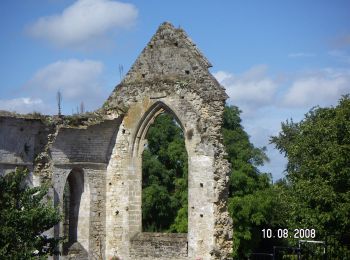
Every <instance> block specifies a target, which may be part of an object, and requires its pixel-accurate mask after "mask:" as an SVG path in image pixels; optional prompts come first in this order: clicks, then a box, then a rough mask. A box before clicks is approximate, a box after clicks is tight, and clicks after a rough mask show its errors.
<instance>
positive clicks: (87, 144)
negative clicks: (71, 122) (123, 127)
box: [51, 120, 119, 164]
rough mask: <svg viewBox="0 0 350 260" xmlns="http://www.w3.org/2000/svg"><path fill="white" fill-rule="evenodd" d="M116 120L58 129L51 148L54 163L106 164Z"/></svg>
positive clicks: (114, 132)
mask: <svg viewBox="0 0 350 260" xmlns="http://www.w3.org/2000/svg"><path fill="white" fill-rule="evenodd" d="M118 125H119V124H118V122H117V120H110V121H104V122H102V123H99V124H96V125H92V126H88V127H87V128H63V127H62V128H60V130H59V132H58V134H57V137H56V139H55V142H54V144H53V145H52V148H51V155H52V160H53V162H54V163H58V164H65V163H69V162H89V163H107V161H108V159H109V156H110V152H111V150H110V149H111V147H112V146H113V140H114V139H115V134H116V132H117V130H118Z"/></svg>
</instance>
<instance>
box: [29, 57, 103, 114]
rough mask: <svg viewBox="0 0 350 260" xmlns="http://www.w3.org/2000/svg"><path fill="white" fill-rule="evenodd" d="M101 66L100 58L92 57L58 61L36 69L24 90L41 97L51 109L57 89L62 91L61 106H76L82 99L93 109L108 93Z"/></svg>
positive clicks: (89, 108) (54, 104)
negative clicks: (96, 59) (98, 59)
mask: <svg viewBox="0 0 350 260" xmlns="http://www.w3.org/2000/svg"><path fill="white" fill-rule="evenodd" d="M103 68H104V66H103V64H102V63H101V62H99V61H93V60H82V61H80V60H76V59H70V60H63V61H57V62H54V63H52V64H49V65H47V66H46V67H44V68H41V69H39V70H38V71H37V72H36V73H35V74H34V76H33V77H32V79H30V80H29V81H28V83H27V84H26V85H25V86H24V88H23V91H24V92H28V93H29V94H30V96H34V97H38V98H40V99H42V100H43V101H44V102H45V103H46V104H48V105H49V106H50V107H51V111H50V113H52V112H55V109H56V94H57V91H60V92H61V93H62V97H63V104H64V103H65V104H66V106H64V108H67V106H69V109H71V108H72V106H73V107H74V108H75V107H76V106H77V105H79V104H80V102H82V101H83V102H84V103H85V106H86V108H87V109H88V110H92V109H96V108H97V107H98V106H100V105H101V104H102V102H103V100H104V99H105V98H106V96H107V93H106V89H105V88H103V85H104V82H103V78H102V73H103ZM67 103H69V104H67ZM66 113H71V111H70V110H68V111H67V110H66Z"/></svg>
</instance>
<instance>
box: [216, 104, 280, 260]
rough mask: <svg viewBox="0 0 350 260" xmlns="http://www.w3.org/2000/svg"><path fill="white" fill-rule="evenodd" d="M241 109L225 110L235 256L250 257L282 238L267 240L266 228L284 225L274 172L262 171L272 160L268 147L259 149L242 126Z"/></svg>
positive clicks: (230, 107) (231, 107)
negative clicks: (266, 149) (264, 165)
mask: <svg viewBox="0 0 350 260" xmlns="http://www.w3.org/2000/svg"><path fill="white" fill-rule="evenodd" d="M240 112H241V111H240V110H239V109H238V108H237V107H235V106H229V107H226V108H225V111H224V123H223V129H222V133H223V138H224V145H225V148H226V152H227V153H228V156H227V159H228V160H229V161H230V163H231V166H232V171H231V176H230V187H229V211H230V214H231V216H232V219H233V226H234V233H233V239H234V248H233V249H234V250H233V251H234V257H235V258H237V259H244V258H246V257H247V256H248V255H249V253H251V252H254V251H255V252H264V249H265V250H267V251H269V250H270V249H271V247H272V244H273V243H275V244H277V243H278V241H273V240H263V239H262V231H261V230H262V229H263V228H276V227H278V226H283V221H284V220H283V216H282V214H281V212H283V210H282V207H283V203H282V198H281V196H280V195H279V194H280V193H279V189H280V188H279V187H277V186H276V187H274V186H273V185H272V184H271V175H270V174H267V173H262V172H260V171H259V169H258V166H262V165H263V164H264V162H266V161H268V158H267V156H266V154H265V148H256V147H254V145H253V144H252V143H251V142H250V141H249V136H248V134H247V133H246V132H245V131H244V129H243V127H242V125H241V119H240Z"/></svg>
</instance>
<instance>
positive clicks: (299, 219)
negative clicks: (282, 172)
mask: <svg viewBox="0 0 350 260" xmlns="http://www.w3.org/2000/svg"><path fill="white" fill-rule="evenodd" d="M271 142H272V143H274V144H275V146H276V148H277V149H279V150H280V152H281V153H284V155H285V156H286V157H287V158H288V165H287V169H286V177H287V181H288V197H289V199H290V217H289V218H288V222H289V225H290V227H291V228H292V227H299V228H300V227H304V228H314V229H315V230H316V231H317V235H318V237H319V238H323V237H325V236H326V235H327V234H344V233H347V232H349V230H350V218H349V216H350V215H349V212H350V156H349V155H350V98H349V96H343V97H342V98H341V99H340V100H339V103H338V105H337V106H336V107H329V108H320V107H316V108H313V109H311V110H310V111H309V112H308V113H307V114H306V115H305V118H304V119H303V120H302V121H301V122H299V123H295V122H293V121H292V120H291V121H287V122H285V123H282V131H281V132H280V134H279V135H278V136H275V137H272V139H271ZM340 242H341V241H340Z"/></svg>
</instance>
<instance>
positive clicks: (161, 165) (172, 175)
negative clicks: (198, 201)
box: [142, 113, 188, 232]
mask: <svg viewBox="0 0 350 260" xmlns="http://www.w3.org/2000/svg"><path fill="white" fill-rule="evenodd" d="M146 139H147V141H148V142H147V143H148V144H147V146H146V147H145V150H144V152H143V155H142V162H143V163H142V227H143V230H144V231H153V232H154V231H161V232H187V205H188V204H187V194H188V191H187V168H188V166H187V164H188V162H187V160H188V159H187V152H186V147H185V140H184V136H183V132H182V129H181V127H180V126H179V125H178V124H177V122H176V121H175V119H174V117H173V116H171V115H170V114H166V113H164V114H161V115H159V116H158V117H157V118H156V119H155V121H154V123H153V124H152V125H151V127H150V128H149V130H148V132H147V135H146Z"/></svg>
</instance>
